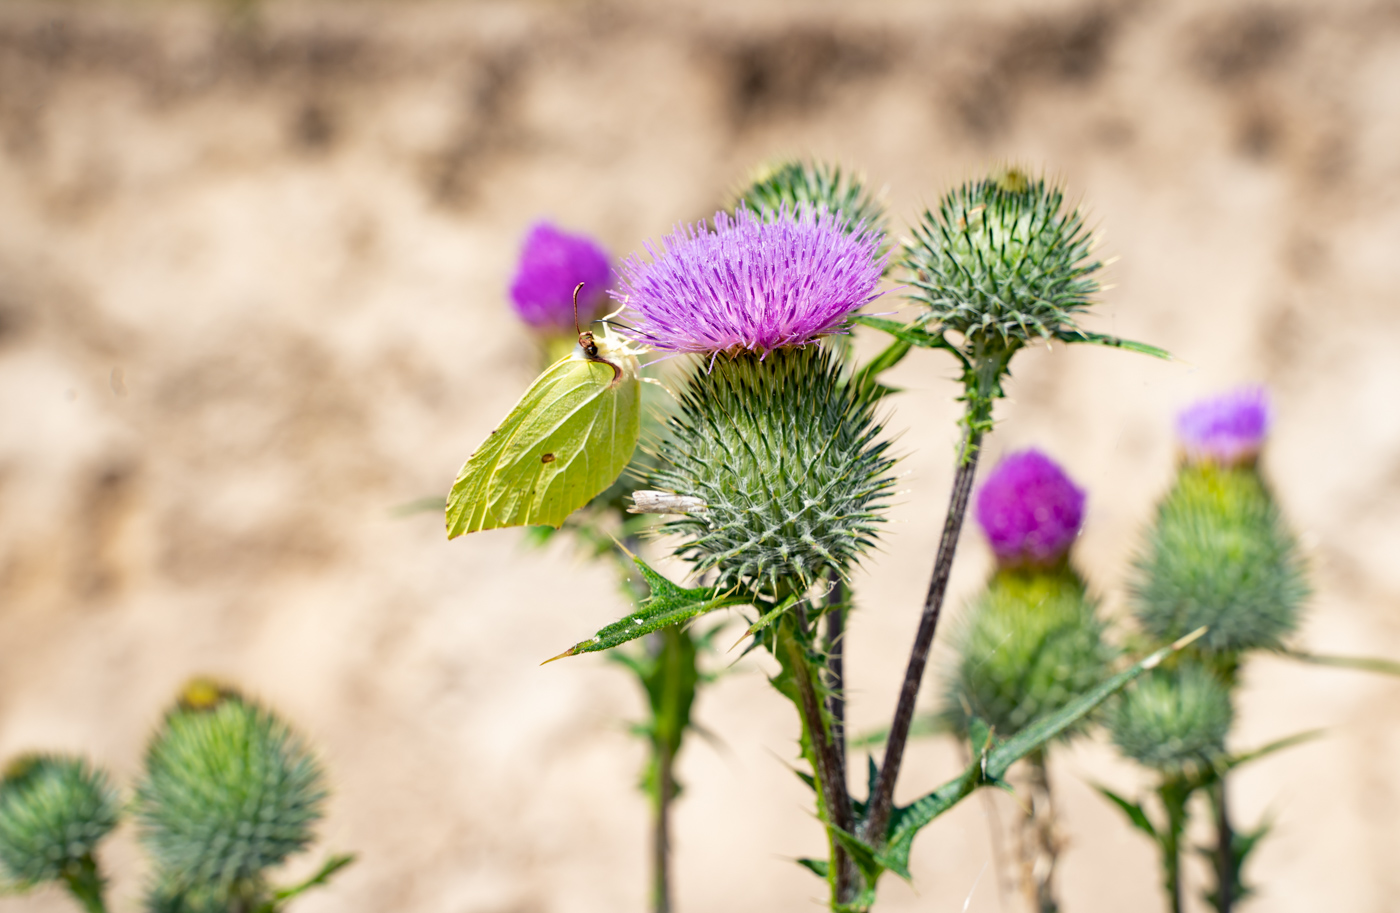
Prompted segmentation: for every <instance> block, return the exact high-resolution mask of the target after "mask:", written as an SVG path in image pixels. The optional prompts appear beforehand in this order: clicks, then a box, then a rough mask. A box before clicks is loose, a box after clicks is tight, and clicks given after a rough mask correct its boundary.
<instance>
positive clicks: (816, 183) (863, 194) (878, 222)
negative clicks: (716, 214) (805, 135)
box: [731, 159, 885, 238]
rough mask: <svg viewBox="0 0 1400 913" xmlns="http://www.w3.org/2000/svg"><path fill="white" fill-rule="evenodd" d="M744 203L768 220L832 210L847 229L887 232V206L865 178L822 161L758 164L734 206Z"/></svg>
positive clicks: (880, 233)
mask: <svg viewBox="0 0 1400 913" xmlns="http://www.w3.org/2000/svg"><path fill="white" fill-rule="evenodd" d="M741 206H742V207H745V208H747V209H750V210H752V211H754V212H756V213H758V214H759V215H761V216H762V217H763V218H764V219H765V220H768V221H771V220H773V219H776V218H778V217H779V214H780V213H783V212H791V213H796V212H799V211H801V210H803V209H811V210H814V211H817V212H830V213H835V214H836V215H838V216H840V218H841V223H842V228H843V229H844V230H845V231H846V232H848V233H852V234H856V233H860V232H862V231H867V230H868V231H871V232H873V233H875V234H878V235H880V236H881V237H882V238H883V236H884V234H885V228H884V224H885V207H884V205H883V204H881V203H880V201H879V200H877V199H876V198H875V197H873V196H871V194H870V193H869V191H868V190H866V187H865V181H864V180H862V179H861V177H860V176H858V175H854V174H849V173H843V172H842V171H841V169H840V167H838V166H835V165H827V164H824V163H821V162H816V163H813V162H804V161H801V160H799V159H790V160H787V161H779V162H774V163H772V164H769V165H765V166H763V167H761V168H759V169H758V170H757V171H756V172H755V173H754V174H753V176H752V178H751V179H750V182H749V184H748V186H747V187H745V188H744V189H743V191H741V192H740V193H739V195H738V197H737V199H736V200H735V202H734V206H733V207H731V209H738V208H739V207H741Z"/></svg>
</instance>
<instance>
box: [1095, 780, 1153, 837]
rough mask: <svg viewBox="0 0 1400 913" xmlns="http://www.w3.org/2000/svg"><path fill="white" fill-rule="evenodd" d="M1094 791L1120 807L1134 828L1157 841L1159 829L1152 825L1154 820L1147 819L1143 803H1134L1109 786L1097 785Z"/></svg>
mask: <svg viewBox="0 0 1400 913" xmlns="http://www.w3.org/2000/svg"><path fill="white" fill-rule="evenodd" d="M1094 789H1096V790H1098V791H1099V794H1100V795H1102V796H1103V797H1104V798H1105V799H1108V800H1109V801H1110V802H1112V803H1113V804H1114V805H1116V806H1118V808H1119V810H1120V811H1122V812H1123V814H1124V815H1126V816H1127V817H1128V822H1129V823H1130V824H1132V826H1133V827H1135V828H1137V829H1138V830H1140V831H1142V832H1143V833H1144V834H1146V835H1147V836H1149V837H1151V838H1152V839H1153V840H1156V839H1157V828H1156V827H1155V826H1154V825H1153V824H1152V819H1151V818H1149V817H1147V812H1146V811H1145V810H1144V809H1143V807H1142V803H1141V802H1133V801H1132V800H1131V799H1127V798H1124V797H1123V796H1120V795H1119V794H1118V793H1116V792H1114V791H1113V790H1111V789H1109V788H1108V787H1107V786H1098V785H1096V786H1095V787H1094Z"/></svg>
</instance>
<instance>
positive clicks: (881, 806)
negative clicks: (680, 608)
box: [859, 356, 1009, 847]
mask: <svg viewBox="0 0 1400 913" xmlns="http://www.w3.org/2000/svg"><path fill="white" fill-rule="evenodd" d="M1008 357H1009V356H1008ZM1004 365H1005V360H1004V359H998V360H995V362H993V360H992V359H979V360H978V361H977V362H976V363H975V365H974V366H973V368H971V369H970V370H969V371H967V372H966V373H965V374H964V383H965V384H966V385H967V397H966V399H967V412H966V416H965V418H964V425H965V430H964V432H963V441H962V447H961V449H960V450H959V451H958V469H957V472H956V474H955V475H954V476H953V491H952V494H951V495H950V496H949V498H948V514H947V517H946V518H945V519H944V521H943V536H942V538H941V539H940V540H939V543H938V557H937V558H936V559H935V560H934V564H933V578H932V579H931V580H930V581H929V585H928V595H927V597H925V599H924V610H923V614H922V615H921V616H920V618H919V630H918V633H917V634H915V636H914V647H913V649H912V650H911V651H910V653H909V666H908V668H907V669H906V670H905V672H904V684H903V685H902V686H901V687H900V691H899V703H898V704H897V705H896V706H895V711H894V722H892V723H891V724H890V737H889V742H888V743H887V745H886V748H885V758H884V761H883V763H882V764H881V765H880V773H879V776H878V777H877V778H876V780H875V788H874V790H873V791H872V794H871V796H870V812H869V814H868V815H867V816H866V819H865V822H864V823H863V825H862V826H861V829H860V835H859V836H860V837H861V839H863V840H865V841H866V842H867V843H869V844H871V845H872V846H876V847H879V846H881V845H883V844H884V842H885V837H886V831H887V829H888V828H889V823H890V813H891V812H892V811H893V809H894V785H895V781H896V780H898V779H899V766H900V763H901V762H902V761H903V759H904V748H905V746H906V744H907V743H908V741H909V727H910V725H911V724H912V723H913V722H914V704H915V702H916V701H917V700H918V697H919V686H920V685H921V684H922V683H923V679H924V670H925V668H927V666H928V655H929V650H930V649H931V648H932V646H933V635H934V632H935V631H936V630H937V628H938V616H939V614H940V613H941V612H942V610H943V598H944V596H946V595H947V592H948V578H949V576H950V575H951V574H952V571H953V555H954V554H955V553H956V552H957V549H958V537H959V536H960V535H961V534H962V525H963V519H964V518H965V517H966V516H967V505H968V501H969V500H970V499H971V497H972V481H973V479H974V478H975V477H976V475H977V458H978V456H979V455H980V453H981V450H982V436H983V434H984V433H985V430H986V427H987V426H989V425H990V423H991V414H992V402H993V400H994V396H993V394H992V390H993V389H995V387H996V385H997V383H998V381H999V379H1000V373H999V372H1000V370H1001V367H1002V366H1004ZM969 375H971V377H969ZM969 381H970V383H969Z"/></svg>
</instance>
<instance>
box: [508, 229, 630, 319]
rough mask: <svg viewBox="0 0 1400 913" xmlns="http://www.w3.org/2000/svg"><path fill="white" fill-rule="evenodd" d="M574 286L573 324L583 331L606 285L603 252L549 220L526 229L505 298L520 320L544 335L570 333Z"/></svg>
mask: <svg viewBox="0 0 1400 913" xmlns="http://www.w3.org/2000/svg"><path fill="white" fill-rule="evenodd" d="M580 282H582V283H583V288H582V289H580V290H579V295H578V320H579V325H580V326H584V327H586V326H588V324H589V323H591V322H592V321H593V319H594V318H596V317H597V316H598V311H599V309H600V307H601V305H602V303H603V301H604V300H605V298H606V293H607V290H608V286H609V285H610V284H611V283H612V270H611V269H610V268H609V265H608V252H607V251H605V250H604V249H603V248H602V247H600V246H599V245H598V244H597V243H596V242H595V241H593V239H591V238H589V237H587V236H586V235H575V234H570V233H569V232H566V231H562V230H560V229H559V228H557V227H556V226H554V225H552V224H550V223H549V222H536V223H535V224H534V225H532V226H531V227H530V231H529V232H528V233H527V234H526V235H525V243H524V244H523V245H522V246H521V249H520V263H519V265H518V266H517V267H516V270H515V278H514V279H513V280H511V283H510V300H511V303H512V304H514V305H515V313H516V314H518V315H519V316H520V319H521V320H523V321H525V322H526V323H528V324H529V325H530V326H532V327H534V328H535V329H537V330H543V331H546V332H560V333H565V332H568V331H570V330H572V329H573V327H574V304H573V301H574V289H575V288H577V287H578V284H579V283H580Z"/></svg>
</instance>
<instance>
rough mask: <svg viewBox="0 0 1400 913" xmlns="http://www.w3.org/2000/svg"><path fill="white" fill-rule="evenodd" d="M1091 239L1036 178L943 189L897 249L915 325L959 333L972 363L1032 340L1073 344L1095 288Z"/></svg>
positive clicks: (1008, 174) (1015, 176) (1076, 215)
mask: <svg viewBox="0 0 1400 913" xmlns="http://www.w3.org/2000/svg"><path fill="white" fill-rule="evenodd" d="M1092 246H1093V235H1092V234H1091V232H1090V231H1089V229H1088V228H1087V227H1086V226H1085V224H1084V217H1083V215H1082V214H1081V213H1080V212H1079V210H1078V209H1068V210H1067V208H1066V206H1065V202H1064V194H1063V193H1062V192H1061V190H1060V189H1059V188H1057V187H1054V186H1052V185H1049V184H1047V183H1046V182H1045V180H1044V179H1042V178H1033V177H1031V176H1029V175H1027V174H1025V173H1024V172H1022V171H1019V170H1017V169H1014V168H1013V169H1007V170H1004V171H1002V172H1000V173H998V174H996V175H993V176H991V177H988V178H984V179H982V180H979V181H972V182H969V183H966V184H963V185H962V186H960V187H957V188H955V189H954V190H952V191H951V192H949V193H948V194H947V195H946V196H944V198H943V199H942V201H940V203H939V205H938V211H937V212H936V213H935V212H931V211H926V212H925V213H924V215H923V218H922V220H921V221H920V224H919V225H918V226H916V227H915V228H914V233H913V237H912V238H911V239H910V240H908V241H906V242H905V244H904V254H903V258H902V262H903V265H904V267H905V268H906V269H907V270H908V272H909V274H910V278H909V284H910V285H911V286H912V287H913V292H912V293H911V295H910V297H912V298H913V299H915V300H916V301H919V302H921V303H922V304H924V305H925V307H926V308H927V313H926V314H925V315H924V317H923V320H922V322H933V323H937V324H939V325H940V326H941V327H943V328H945V329H948V330H955V331H957V332H958V333H961V334H962V335H963V337H964V338H965V339H966V341H967V343H966V345H967V348H968V350H969V354H970V355H973V356H974V357H983V356H986V355H994V356H995V355H1001V356H1004V357H1009V356H1010V354H1011V353H1013V352H1015V351H1016V350H1017V349H1019V348H1020V347H1021V346H1023V345H1025V344H1027V343H1029V342H1032V341H1034V340H1036V339H1052V338H1071V339H1072V338H1074V334H1075V333H1077V332H1078V328H1077V327H1076V326H1075V323H1074V315H1075V314H1076V313H1078V312H1080V311H1082V310H1084V308H1085V307H1087V306H1088V305H1089V303H1090V296H1091V295H1093V294H1094V293H1095V292H1097V291H1098V288H1099V284H1098V282H1097V281H1096V280H1095V279H1094V278H1093V273H1094V272H1095V271H1097V270H1098V269H1099V267H1100V266H1101V264H1100V263H1099V262H1098V261H1097V260H1091V259H1090V256H1089V255H1090V250H1091V248H1092Z"/></svg>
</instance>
